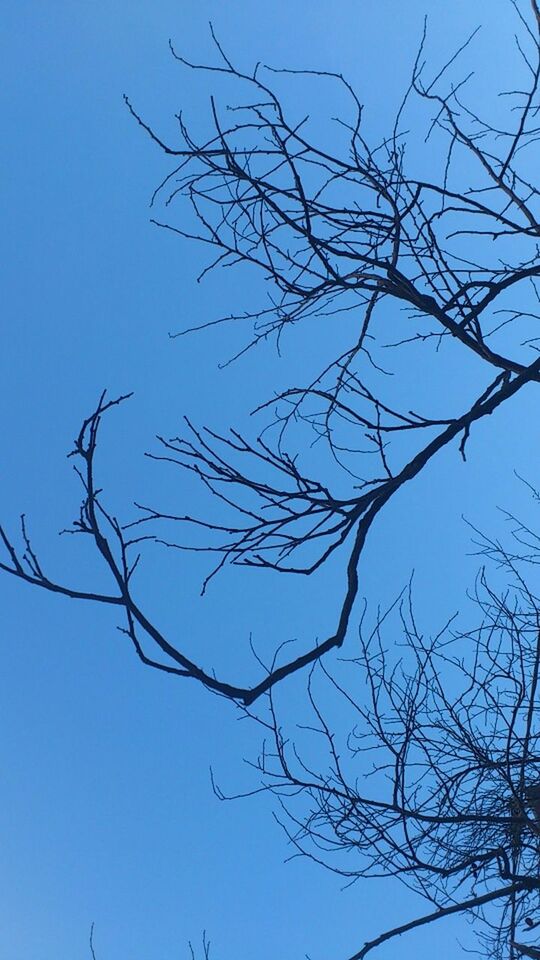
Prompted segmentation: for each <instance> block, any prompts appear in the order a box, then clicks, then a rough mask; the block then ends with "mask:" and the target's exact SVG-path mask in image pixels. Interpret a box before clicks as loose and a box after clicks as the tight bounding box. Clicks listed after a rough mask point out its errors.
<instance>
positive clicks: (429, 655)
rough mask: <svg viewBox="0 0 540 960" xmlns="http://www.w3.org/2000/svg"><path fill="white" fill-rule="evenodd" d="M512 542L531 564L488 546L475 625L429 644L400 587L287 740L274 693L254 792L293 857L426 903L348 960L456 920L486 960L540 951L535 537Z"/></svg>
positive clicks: (315, 685) (314, 677)
mask: <svg viewBox="0 0 540 960" xmlns="http://www.w3.org/2000/svg"><path fill="white" fill-rule="evenodd" d="M515 536H516V538H517V540H518V541H519V547H518V550H520V549H521V550H522V548H523V544H524V543H526V545H527V549H528V554H527V556H524V555H523V556H519V554H518V555H516V552H515V551H508V549H505V548H503V546H502V545H501V544H500V543H499V542H496V541H492V540H488V539H486V538H483V539H482V552H483V553H484V554H485V555H486V556H488V557H490V559H491V560H492V561H493V560H494V561H496V562H497V564H498V565H499V567H500V568H501V569H502V571H504V576H503V577H501V576H500V573H499V575H498V576H499V580H500V582H501V583H502V584H503V585H504V586H503V589H502V591H499V590H497V589H495V588H494V587H493V586H492V585H490V582H489V580H488V577H487V575H486V572H485V569H483V570H482V571H481V573H480V575H479V577H478V580H477V583H476V589H475V592H474V594H473V597H472V599H473V600H474V605H475V608H476V612H477V613H478V614H479V619H478V618H477V623H476V625H475V626H474V627H473V628H470V629H466V630H462V629H457V628H456V626H455V618H453V619H452V621H451V622H450V623H449V624H447V625H446V626H445V627H444V629H443V630H442V631H441V632H440V633H439V634H438V635H437V636H435V637H428V638H426V637H425V636H424V635H423V633H422V632H421V630H420V628H419V626H418V624H417V622H416V619H415V614H414V611H413V606H412V602H411V596H412V594H411V589H410V587H409V590H408V591H406V592H405V595H402V596H401V597H400V598H399V599H398V601H396V602H395V603H394V604H393V606H392V607H391V608H390V609H388V610H387V611H386V612H385V613H384V614H381V613H379V614H378V615H377V617H376V618H375V624H374V626H373V627H372V628H370V629H369V628H368V627H367V620H368V617H367V613H366V615H365V617H364V619H363V625H362V630H361V640H360V652H359V655H358V656H357V657H356V658H355V659H354V660H348V661H346V662H345V663H344V664H343V665H342V670H341V674H340V676H342V678H343V679H337V677H336V674H335V672H334V675H330V674H329V672H328V671H327V669H326V668H325V666H324V665H323V664H319V665H318V667H317V669H316V668H315V667H314V668H313V669H312V671H311V676H310V683H309V699H310V705H311V706H310V713H311V716H310V717H306V716H304V715H302V720H301V722H300V723H298V724H297V727H296V730H291V724H290V722H289V723H288V724H287V723H286V724H285V725H284V726H283V725H282V724H281V723H280V722H279V720H278V711H277V709H276V707H275V705H274V697H273V696H272V695H270V700H271V718H272V719H271V721H270V722H269V723H265V726H266V727H267V736H266V742H265V747H264V750H263V751H262V753H261V755H260V757H259V759H258V761H257V762H256V763H255V764H254V766H255V769H256V770H257V771H258V773H259V774H260V775H261V787H260V788H256V789H255V792H257V791H258V790H259V789H262V790H268V791H270V792H271V793H273V794H275V795H276V796H277V797H278V798H279V800H280V802H281V806H282V809H283V817H281V818H280V819H281V822H282V824H283V826H284V828H285V830H286V833H287V835H288V838H289V841H290V842H291V843H292V845H293V847H294V848H295V849H296V851H297V852H298V853H301V854H303V855H306V856H308V857H310V858H312V859H313V860H315V861H316V862H317V863H319V864H324V865H325V866H326V867H329V868H330V869H331V870H334V871H335V872H336V873H338V874H340V875H341V876H343V877H345V878H346V880H347V881H349V882H351V883H353V882H355V881H356V880H358V879H360V878H373V877H393V878H397V879H399V880H401V881H402V882H403V883H405V884H406V885H407V886H408V887H409V888H411V889H412V890H414V891H416V892H417V893H418V894H419V895H420V896H421V897H422V898H423V900H424V901H427V903H428V907H429V909H428V911H427V912H426V913H421V914H420V915H419V916H417V917H416V918H414V919H413V920H411V921H409V922H407V923H404V924H400V925H397V926H395V927H391V928H390V929H388V930H387V931H385V932H384V933H382V934H381V935H380V936H379V937H377V938H376V939H373V940H371V941H369V942H368V943H366V944H365V945H364V946H363V947H362V948H361V949H360V950H358V952H356V953H355V954H354V957H352V958H351V960H362V958H364V957H366V956H367V955H368V954H369V953H370V952H371V951H372V950H373V949H375V948H376V947H378V946H380V945H381V944H383V943H385V942H387V941H389V940H392V939H393V938H395V937H398V936H401V935H402V934H405V933H407V932H409V931H412V930H414V929H416V928H419V927H422V926H424V925H426V924H433V923H437V924H438V923H439V922H440V921H441V920H443V919H445V918H446V917H448V916H450V915H453V914H465V915H466V916H468V917H469V918H470V919H472V920H473V921H474V924H473V926H474V930H475V933H476V934H477V935H478V937H479V940H480V944H481V947H482V948H483V952H484V951H485V954H486V955H487V956H489V957H494V958H502V957H510V958H511V960H512V958H517V957H518V956H520V955H524V956H530V957H536V956H538V955H539V954H540V936H539V934H538V931H536V933H534V931H535V929H536V928H538V927H539V926H540V803H539V797H540V711H539V698H538V694H539V687H538V684H539V678H540V597H539V595H538V590H537V589H533V588H532V586H531V584H530V582H527V580H526V579H525V570H524V567H525V565H526V564H527V563H529V564H530V563H531V562H532V563H534V565H537V563H538V558H539V556H540V553H539V548H540V537H538V536H537V535H536V534H535V533H533V532H532V531H530V530H529V529H527V528H525V527H524V526H523V525H522V524H517V525H516V528H515ZM396 637H397V640H396ZM323 703H324V707H322V706H321V704H323ZM345 717H348V718H349V720H350V722H351V725H352V724H354V726H352V729H351V728H350V727H349V728H347V725H346V721H345V719H344V718H345ZM259 722H262V721H261V720H259ZM344 724H345V726H344ZM344 729H345V733H343V730H344ZM268 730H269V731H270V736H268ZM348 730H350V732H348ZM323 758H324V759H323ZM216 790H217V792H218V794H219V795H220V796H222V797H223V793H221V791H220V790H219V788H217V787H216ZM531 937H533V940H532V942H530V941H531ZM524 941H525V942H524Z"/></svg>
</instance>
